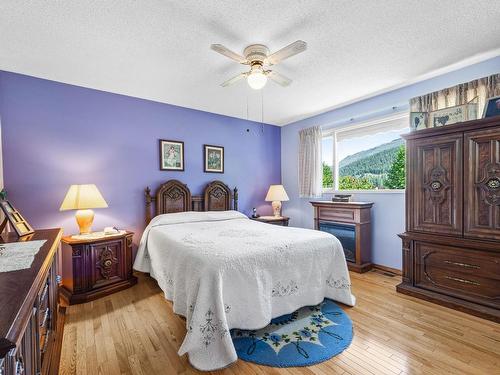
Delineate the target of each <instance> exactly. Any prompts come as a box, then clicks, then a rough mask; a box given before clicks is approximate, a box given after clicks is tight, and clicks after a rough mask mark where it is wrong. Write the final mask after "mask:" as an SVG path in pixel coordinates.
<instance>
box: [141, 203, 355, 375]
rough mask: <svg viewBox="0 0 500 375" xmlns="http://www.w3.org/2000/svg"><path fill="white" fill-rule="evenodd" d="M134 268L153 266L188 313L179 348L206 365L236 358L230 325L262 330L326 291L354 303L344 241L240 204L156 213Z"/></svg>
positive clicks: (314, 301)
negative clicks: (265, 218)
mask: <svg viewBox="0 0 500 375" xmlns="http://www.w3.org/2000/svg"><path fill="white" fill-rule="evenodd" d="M134 269H136V270H138V271H142V272H149V273H150V274H151V276H152V277H154V278H155V279H156V280H157V281H158V285H159V286H160V288H161V289H162V290H163V291H164V292H165V297H166V298H167V299H169V300H171V301H173V309H174V312H175V313H176V314H180V315H183V316H185V317H186V324H187V334H186V337H185V339H184V342H183V343H182V346H181V348H180V349H179V355H182V354H184V353H188V355H189V361H190V363H191V364H192V365H193V366H194V367H196V368H198V369H200V370H215V369H219V368H222V367H225V366H227V365H229V364H231V363H232V362H234V361H236V359H237V355H236V351H235V349H234V346H233V343H232V340H231V336H230V333H229V330H230V329H232V328H240V329H259V328H262V327H265V326H266V325H267V324H268V323H269V322H270V321H271V319H272V318H275V317H277V316H280V315H283V314H287V313H290V312H293V311H295V310H296V309H298V308H300V307H302V306H306V305H315V304H318V303H320V302H321V301H322V300H323V299H324V298H325V297H328V298H331V299H333V300H336V301H339V302H342V303H344V304H347V305H350V306H352V305H354V303H355V298H354V296H353V295H352V294H351V288H350V279H349V273H348V271H347V265H346V261H345V258H344V253H343V251H342V246H341V244H340V242H339V241H338V240H337V239H336V238H335V237H334V236H332V235H330V234H328V233H324V232H320V231H314V230H309V229H300V228H290V227H281V226H275V225H269V224H264V223H259V222H256V221H252V220H249V219H248V218H247V217H246V216H244V215H243V214H241V213H239V212H236V211H222V212H184V213H176V214H166V215H160V216H157V217H155V218H154V219H153V220H152V221H151V223H150V224H149V225H148V227H147V228H146V230H145V231H144V234H143V236H142V239H141V243H140V245H139V250H138V253H137V257H136V260H135V263H134Z"/></svg>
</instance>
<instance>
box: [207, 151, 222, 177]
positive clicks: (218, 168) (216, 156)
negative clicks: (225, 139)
mask: <svg viewBox="0 0 500 375" xmlns="http://www.w3.org/2000/svg"><path fill="white" fill-rule="evenodd" d="M203 166H204V168H203V171H204V172H205V173H224V147H222V146H214V145H203Z"/></svg>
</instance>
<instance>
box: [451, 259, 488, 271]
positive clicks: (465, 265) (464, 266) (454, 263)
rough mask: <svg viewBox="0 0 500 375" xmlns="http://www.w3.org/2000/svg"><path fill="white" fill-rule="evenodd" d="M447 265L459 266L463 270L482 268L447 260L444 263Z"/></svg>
mask: <svg viewBox="0 0 500 375" xmlns="http://www.w3.org/2000/svg"><path fill="white" fill-rule="evenodd" d="M444 262H445V263H446V264H452V265H454V266H459V267H463V268H473V269H476V270H478V269H480V268H481V267H479V266H476V265H475V264H469V263H460V262H453V261H451V260H445V261H444Z"/></svg>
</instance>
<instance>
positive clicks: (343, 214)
mask: <svg viewBox="0 0 500 375" xmlns="http://www.w3.org/2000/svg"><path fill="white" fill-rule="evenodd" d="M355 214H356V212H355V210H354V209H351V208H335V209H332V208H329V207H318V219H319V220H330V221H343V222H348V223H353V222H354V221H355V218H356V217H355Z"/></svg>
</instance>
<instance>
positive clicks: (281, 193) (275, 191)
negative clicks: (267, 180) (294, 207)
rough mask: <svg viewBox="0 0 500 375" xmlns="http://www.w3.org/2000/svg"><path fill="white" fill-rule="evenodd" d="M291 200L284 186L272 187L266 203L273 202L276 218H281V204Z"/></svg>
mask: <svg viewBox="0 0 500 375" xmlns="http://www.w3.org/2000/svg"><path fill="white" fill-rule="evenodd" d="M287 200H289V198H288V195H287V194H286V191H285V188H284V187H283V185H271V186H269V190H268V192H267V195H266V202H273V203H272V206H273V212H274V216H275V217H281V202H282V201H287Z"/></svg>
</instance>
